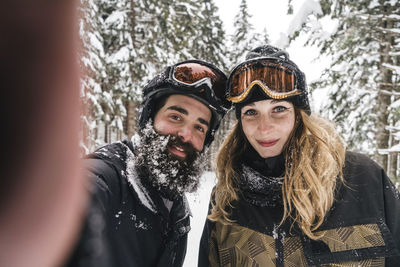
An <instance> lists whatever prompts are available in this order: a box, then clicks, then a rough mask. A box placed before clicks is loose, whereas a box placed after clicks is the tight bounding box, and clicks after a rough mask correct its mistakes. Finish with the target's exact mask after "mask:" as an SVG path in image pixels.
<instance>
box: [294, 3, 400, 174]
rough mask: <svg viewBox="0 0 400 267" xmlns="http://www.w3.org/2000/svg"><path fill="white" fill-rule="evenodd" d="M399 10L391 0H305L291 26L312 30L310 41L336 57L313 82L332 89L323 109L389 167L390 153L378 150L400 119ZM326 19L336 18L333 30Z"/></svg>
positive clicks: (352, 141) (355, 145)
mask: <svg viewBox="0 0 400 267" xmlns="http://www.w3.org/2000/svg"><path fill="white" fill-rule="evenodd" d="M311 2H312V3H311ZM318 9H319V10H318ZM398 14H400V3H399V2H398V1H391V0H375V1H366V0H363V1H350V0H346V1H337V0H320V2H319V5H318V4H317V3H315V2H314V1H305V3H304V5H303V6H302V7H301V8H300V12H299V13H298V14H297V16H296V18H297V20H298V21H297V29H296V30H297V31H295V30H293V29H292V32H291V33H292V36H291V37H292V38H295V37H296V36H298V34H299V33H300V32H307V33H308V34H309V41H308V44H309V45H314V44H316V45H318V46H319V47H320V49H321V53H323V54H326V55H330V56H331V57H332V64H331V66H330V67H329V68H328V69H326V70H325V71H324V74H323V76H322V77H321V80H320V81H319V82H315V83H313V84H312V88H313V89H314V90H315V89H320V90H321V89H324V90H326V91H327V93H326V94H327V95H329V98H330V99H329V101H328V103H327V105H326V107H325V108H323V110H322V111H324V113H325V114H324V115H327V116H328V117H329V118H330V119H333V120H334V121H336V122H337V124H338V125H339V128H340V130H341V132H342V133H343V135H344V137H345V139H346V141H347V142H348V144H349V146H350V148H351V149H353V150H359V151H363V152H366V153H369V154H372V153H373V154H374V158H375V159H376V160H377V161H378V163H380V164H381V165H382V166H383V167H384V168H385V169H386V170H393V169H395V168H392V167H390V168H388V157H387V155H381V154H379V153H378V151H379V149H384V148H387V147H388V141H389V134H388V130H387V127H388V126H389V127H391V126H394V125H398V123H399V121H400V120H399V118H400V117H399V113H398V112H395V109H396V108H395V107H393V105H392V103H394V102H395V101H396V99H398V96H397V93H398V92H399V90H400V87H399V73H398V68H399V55H400V51H399V41H400V38H399V37H400V34H399V30H398V29H399V26H400V24H399V23H400V16H399V15H398ZM299 18H302V19H299ZM326 19H331V20H333V21H334V22H335V23H336V27H335V28H334V30H333V31H332V32H331V33H328V32H326V31H325V30H324V27H323V26H324V24H323V23H321V22H323V21H324V20H325V21H326ZM300 26H302V27H300ZM293 28H296V27H295V26H293ZM371 152H372V153H371ZM397 160H398V157H397ZM391 161H392V163H390V162H389V165H391V166H392V165H393V164H394V165H396V164H395V162H394V161H393V160H391ZM389 175H391V176H392V177H394V173H392V172H390V173H389Z"/></svg>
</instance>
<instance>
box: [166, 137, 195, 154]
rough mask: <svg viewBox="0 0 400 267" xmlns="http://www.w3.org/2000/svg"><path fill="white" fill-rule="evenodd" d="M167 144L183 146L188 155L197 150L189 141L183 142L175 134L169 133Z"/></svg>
mask: <svg viewBox="0 0 400 267" xmlns="http://www.w3.org/2000/svg"><path fill="white" fill-rule="evenodd" d="M168 145H169V146H172V145H175V146H179V147H181V148H183V149H184V150H185V152H186V153H187V154H188V155H192V154H194V153H196V152H199V151H197V150H196V149H195V148H194V146H193V145H192V144H191V143H189V142H183V141H182V139H181V138H179V137H178V136H176V135H171V138H170V139H169V142H168Z"/></svg>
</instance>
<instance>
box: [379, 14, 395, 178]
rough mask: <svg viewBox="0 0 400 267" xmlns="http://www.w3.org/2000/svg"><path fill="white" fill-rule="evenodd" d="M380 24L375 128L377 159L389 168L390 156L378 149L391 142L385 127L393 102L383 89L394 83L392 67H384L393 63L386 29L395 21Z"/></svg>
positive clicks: (382, 21)
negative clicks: (379, 151) (378, 79)
mask: <svg viewBox="0 0 400 267" xmlns="http://www.w3.org/2000/svg"><path fill="white" fill-rule="evenodd" d="M384 8H385V9H390V8H388V7H384ZM385 11H386V12H387V13H388V14H390V13H391V10H385ZM380 26H381V28H382V31H381V32H380V34H381V42H380V48H379V53H380V62H379V70H380V73H381V75H380V81H379V82H380V85H379V91H380V92H378V97H377V101H376V106H375V110H376V120H375V129H376V148H377V149H376V153H375V159H376V161H377V162H378V163H379V164H380V165H381V166H382V167H383V168H384V169H385V171H388V170H387V166H388V157H387V155H381V154H379V153H378V149H384V148H387V147H388V142H389V133H388V131H387V130H386V129H385V127H386V126H387V125H389V121H388V118H389V111H388V108H389V105H390V104H391V99H390V98H391V97H390V96H389V95H386V94H383V93H382V90H386V89H387V88H386V86H385V85H384V84H392V83H393V80H392V79H393V73H392V70H391V69H388V68H387V67H384V66H383V65H384V64H390V65H392V64H393V59H392V56H390V55H389V52H390V50H391V46H392V45H393V43H394V38H393V36H392V35H391V34H388V32H387V31H385V29H391V28H393V26H394V25H393V21H387V20H385V19H383V20H381V22H380Z"/></svg>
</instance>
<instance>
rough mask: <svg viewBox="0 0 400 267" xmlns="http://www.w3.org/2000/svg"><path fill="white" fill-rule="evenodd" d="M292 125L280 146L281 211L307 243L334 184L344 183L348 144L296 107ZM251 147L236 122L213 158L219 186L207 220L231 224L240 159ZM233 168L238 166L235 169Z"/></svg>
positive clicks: (329, 203)
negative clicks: (282, 165) (282, 156)
mask: <svg viewBox="0 0 400 267" xmlns="http://www.w3.org/2000/svg"><path fill="white" fill-rule="evenodd" d="M295 114H296V123H295V127H294V129H293V131H292V133H291V135H290V136H289V139H288V141H287V143H286V145H285V147H284V154H285V165H286V166H285V167H286V170H285V178H284V182H283V186H282V195H283V202H284V203H283V204H284V212H283V217H282V220H281V223H280V224H282V223H283V222H284V221H285V220H286V219H287V218H288V217H290V218H292V219H293V222H294V223H297V224H298V226H299V227H300V228H301V229H302V231H303V232H304V234H306V235H307V236H308V237H310V238H311V239H318V238H319V237H320V236H318V235H317V234H315V233H314V231H315V230H316V229H318V227H319V226H321V224H322V223H323V221H324V218H325V215H326V214H327V212H328V211H329V209H330V208H331V206H332V204H333V202H334V193H335V188H336V185H337V182H338V181H340V182H342V183H344V179H343V172H342V169H343V165H344V160H345V151H346V145H345V143H344V141H343V139H342V138H341V137H340V135H339V134H338V133H337V131H336V129H335V127H334V125H333V124H332V123H330V122H329V121H328V120H326V119H323V118H321V117H319V116H316V115H314V114H312V115H310V116H309V115H307V114H306V113H305V112H304V111H303V110H302V109H297V108H296V109H295ZM248 145H249V143H248V142H247V141H246V138H245V136H244V134H243V132H242V129H241V126H240V124H239V123H237V124H236V125H235V127H234V129H233V130H232V132H231V133H230V134H229V136H228V137H227V139H226V140H225V142H224V143H223V144H222V147H221V148H220V151H219V153H218V156H217V177H218V182H217V185H216V187H215V188H214V190H213V193H212V195H213V197H212V201H211V205H212V210H211V213H210V215H209V216H208V218H209V219H210V220H212V221H220V222H222V223H233V221H232V220H231V219H230V218H229V216H230V210H231V209H232V208H234V207H233V205H232V202H233V201H235V200H238V191H239V189H238V188H237V187H236V186H235V184H238V179H239V174H238V172H237V171H236V170H237V168H238V166H240V162H239V161H240V158H241V155H242V154H243V152H244V150H245V149H246V146H248ZM235 167H236V168H235Z"/></svg>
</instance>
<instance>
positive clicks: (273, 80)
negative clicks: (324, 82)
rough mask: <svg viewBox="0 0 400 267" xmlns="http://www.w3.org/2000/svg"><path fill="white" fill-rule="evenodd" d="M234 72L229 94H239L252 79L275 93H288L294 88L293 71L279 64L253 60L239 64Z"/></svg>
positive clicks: (294, 78)
mask: <svg viewBox="0 0 400 267" xmlns="http://www.w3.org/2000/svg"><path fill="white" fill-rule="evenodd" d="M235 72H236V74H234V76H233V78H232V81H231V86H230V96H239V95H241V94H242V93H244V92H245V91H246V89H247V88H248V87H249V85H250V84H251V83H252V82H253V81H260V82H262V83H263V84H264V85H266V86H267V87H268V88H269V89H270V90H271V91H273V92H277V93H289V92H292V91H294V90H296V88H295V81H296V77H295V75H294V72H293V71H292V70H290V69H288V68H285V67H283V66H282V65H279V64H275V63H271V62H255V63H254V62H253V63H249V64H245V65H243V66H241V67H240V68H239V69H238V70H236V71H235Z"/></svg>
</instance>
